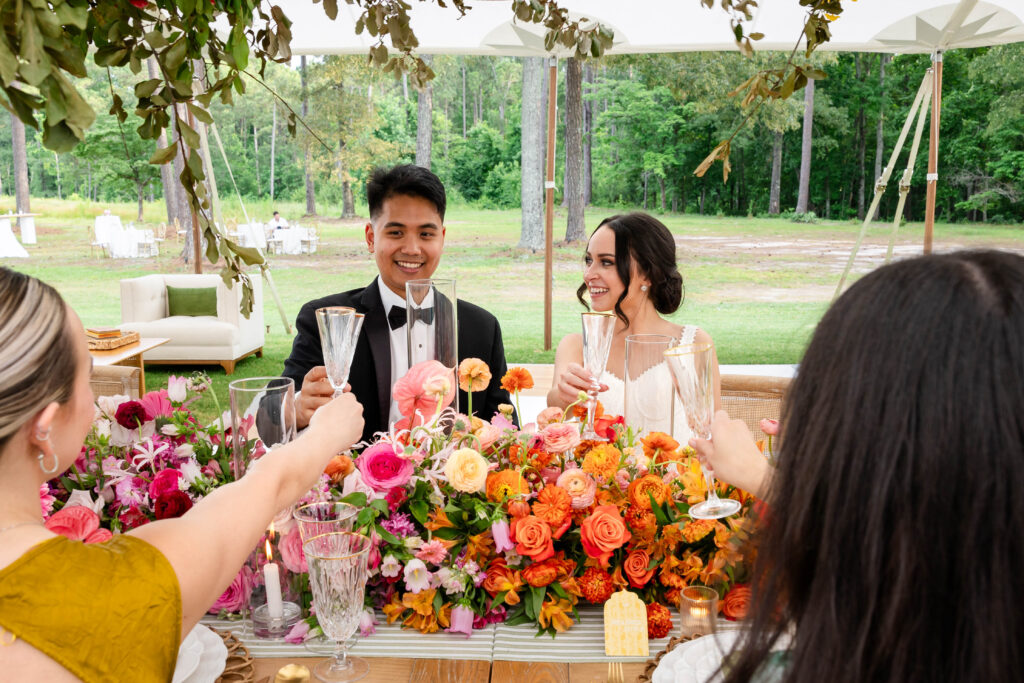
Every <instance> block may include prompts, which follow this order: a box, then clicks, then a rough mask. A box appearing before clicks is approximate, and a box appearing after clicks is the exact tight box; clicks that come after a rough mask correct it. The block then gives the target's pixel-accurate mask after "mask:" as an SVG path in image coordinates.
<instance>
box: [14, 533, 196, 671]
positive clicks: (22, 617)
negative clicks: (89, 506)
mask: <svg viewBox="0 0 1024 683" xmlns="http://www.w3.org/2000/svg"><path fill="white" fill-rule="evenodd" d="M0 627H2V628H3V629H4V630H5V631H7V633H6V634H3V636H2V638H3V639H4V640H5V641H6V640H7V639H9V638H10V637H11V636H10V634H14V635H15V636H17V637H18V638H21V639H22V640H24V641H25V642H26V643H28V644H29V645H32V646H33V647H34V648H36V649H37V650H39V651H41V652H43V653H44V654H46V655H47V656H48V657H50V658H52V659H54V660H55V661H57V662H58V663H60V664H61V666H63V667H64V668H66V669H67V670H68V671H70V672H71V673H73V674H74V675H76V676H78V677H79V678H81V679H82V680H83V681H85V682H86V683H93V682H94V681H95V682H97V683H98V682H100V681H134V682H136V683H146V682H148V681H164V682H166V681H170V680H171V677H172V675H173V673H174V665H175V662H176V660H177V657H178V646H179V644H180V640H181V591H180V589H179V587H178V577H177V576H176V575H175V573H174V569H173V568H172V567H171V565H170V563H169V562H168V561H167V559H166V558H165V557H164V556H163V555H162V554H161V553H160V551H159V550H157V549H156V548H154V547H153V546H151V545H150V544H149V543H146V542H145V541H143V540H141V539H139V538H135V537H134V536H123V535H121V536H114V538H112V539H111V540H109V541H107V542H106V543H93V544H89V545H86V544H84V543H81V542H79V541H72V540H69V539H67V538H64V537H63V536H58V537H57V538H53V539H50V540H48V541H45V542H43V543H40V544H39V545H37V546H35V547H33V548H31V549H30V550H28V551H27V552H26V553H25V554H24V555H22V556H21V557H19V558H18V559H17V560H15V561H14V562H13V563H11V564H10V565H8V566H7V567H5V568H3V569H0Z"/></svg>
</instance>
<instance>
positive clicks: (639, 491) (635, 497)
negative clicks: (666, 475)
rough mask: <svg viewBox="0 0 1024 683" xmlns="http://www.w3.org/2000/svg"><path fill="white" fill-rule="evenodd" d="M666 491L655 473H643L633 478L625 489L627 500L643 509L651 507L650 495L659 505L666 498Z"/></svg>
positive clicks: (663, 483) (665, 487)
mask: <svg viewBox="0 0 1024 683" xmlns="http://www.w3.org/2000/svg"><path fill="white" fill-rule="evenodd" d="M668 493H669V491H668V487H667V486H665V482H663V481H662V480H661V477H659V476H658V475H656V474H645V475H644V476H642V477H640V478H639V479H634V480H633V481H631V482H630V483H629V488H628V489H627V490H626V495H627V496H629V502H630V503H631V504H632V505H634V506H636V507H638V508H643V509H644V510H650V509H651V495H653V496H654V502H655V503H657V504H658V505H661V504H662V503H664V502H665V500H666V499H668Z"/></svg>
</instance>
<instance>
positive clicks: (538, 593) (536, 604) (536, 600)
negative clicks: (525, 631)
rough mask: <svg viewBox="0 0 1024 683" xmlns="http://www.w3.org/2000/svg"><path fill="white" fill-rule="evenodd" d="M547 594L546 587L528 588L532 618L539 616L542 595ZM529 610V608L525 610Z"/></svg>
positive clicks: (542, 600)
mask: <svg viewBox="0 0 1024 683" xmlns="http://www.w3.org/2000/svg"><path fill="white" fill-rule="evenodd" d="M546 593H547V586H540V587H537V586H530V601H532V603H533V618H534V619H536V618H537V617H539V616H540V610H541V607H543V605H544V595H545V594H546ZM527 609H529V608H527Z"/></svg>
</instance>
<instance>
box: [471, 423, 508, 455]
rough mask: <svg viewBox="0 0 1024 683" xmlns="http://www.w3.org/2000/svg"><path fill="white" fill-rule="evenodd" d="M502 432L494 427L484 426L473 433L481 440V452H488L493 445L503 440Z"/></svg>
mask: <svg viewBox="0 0 1024 683" xmlns="http://www.w3.org/2000/svg"><path fill="white" fill-rule="evenodd" d="M503 431H504V430H502V429H501V428H499V427H496V426H494V425H484V426H483V427H481V428H480V429H478V430H476V431H475V432H474V433H473V436H475V437H476V438H478V439H480V451H481V452H483V451H485V450H487V449H488V448H489V447H490V446H491V444H493V443H494V442H495V441H497V440H498V439H500V438H501V435H502V432H503Z"/></svg>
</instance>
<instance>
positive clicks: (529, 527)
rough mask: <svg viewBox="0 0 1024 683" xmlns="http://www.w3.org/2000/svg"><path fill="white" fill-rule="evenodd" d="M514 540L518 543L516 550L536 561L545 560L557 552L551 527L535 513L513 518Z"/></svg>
mask: <svg viewBox="0 0 1024 683" xmlns="http://www.w3.org/2000/svg"><path fill="white" fill-rule="evenodd" d="M512 540H513V541H514V542H515V544H516V552H517V553H519V554H520V555H526V556H527V557H529V558H531V559H532V560H533V561H534V562H543V561H544V560H546V559H548V558H549V557H551V556H552V555H554V554H555V546H554V545H553V544H552V542H551V527H550V526H548V524H547V522H545V521H544V520H542V519H540V518H539V517H534V516H533V515H527V516H526V517H517V518H516V519H514V520H512Z"/></svg>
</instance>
